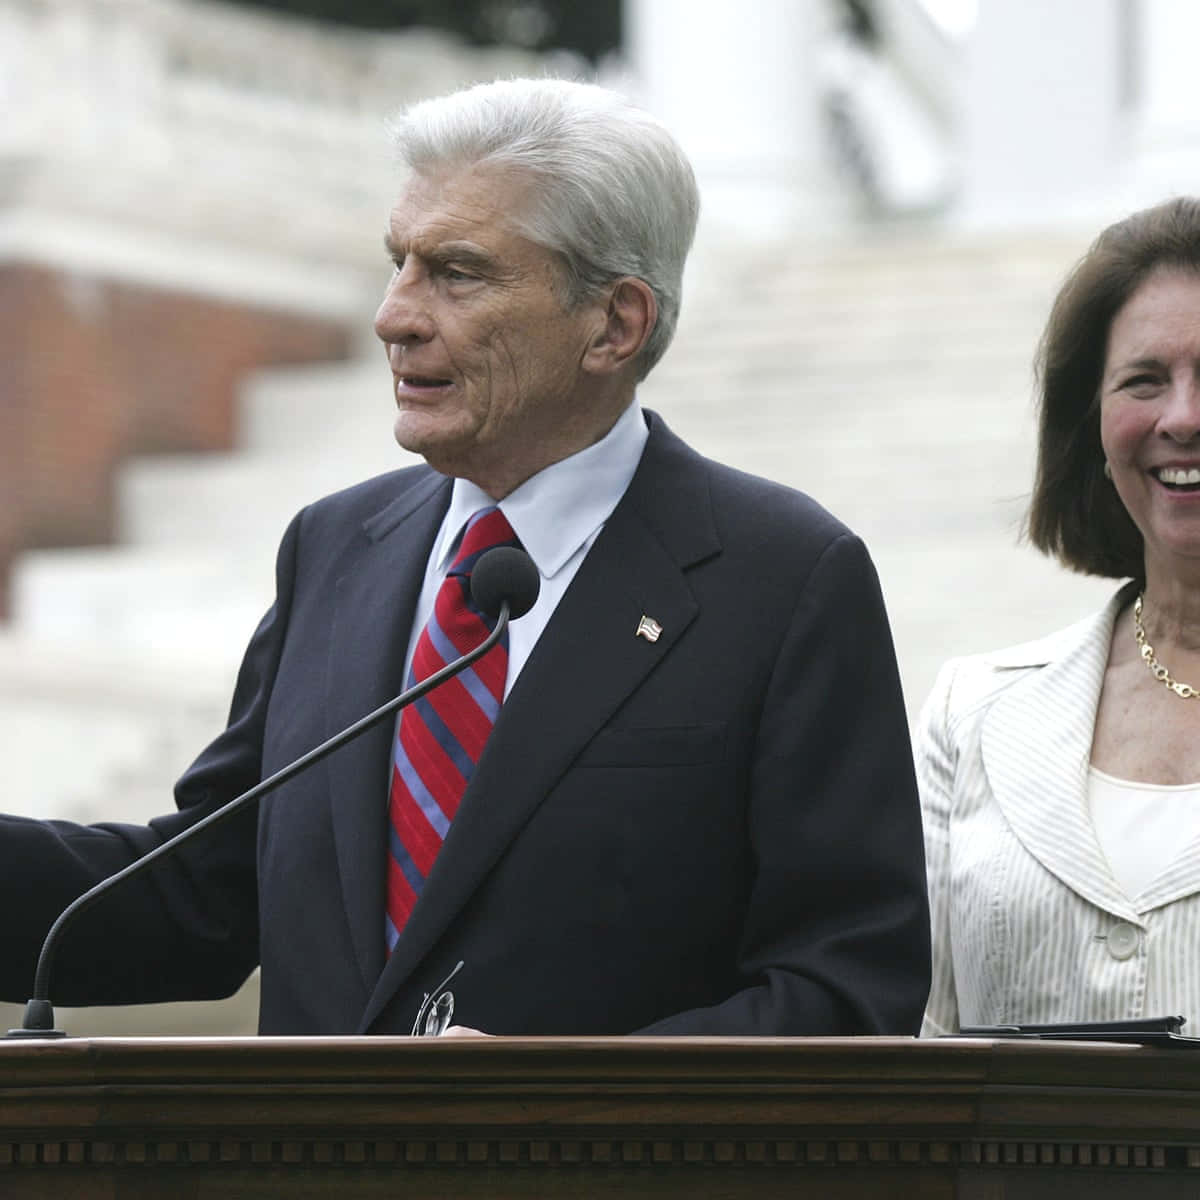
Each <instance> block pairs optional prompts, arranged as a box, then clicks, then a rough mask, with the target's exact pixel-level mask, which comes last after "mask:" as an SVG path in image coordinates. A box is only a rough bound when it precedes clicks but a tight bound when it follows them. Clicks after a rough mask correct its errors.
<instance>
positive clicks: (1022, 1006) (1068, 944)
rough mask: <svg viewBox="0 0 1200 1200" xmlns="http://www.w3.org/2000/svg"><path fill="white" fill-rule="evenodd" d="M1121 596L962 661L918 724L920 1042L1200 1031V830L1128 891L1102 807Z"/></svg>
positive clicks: (1186, 832) (944, 677) (946, 674)
mask: <svg viewBox="0 0 1200 1200" xmlns="http://www.w3.org/2000/svg"><path fill="white" fill-rule="evenodd" d="M1129 599H1130V594H1129V587H1128V586H1127V587H1126V588H1123V589H1122V590H1121V591H1120V592H1118V594H1117V595H1116V596H1115V597H1114V598H1113V599H1112V600H1111V601H1110V602H1109V604H1108V605H1107V606H1106V607H1105V608H1104V609H1103V610H1102V611H1101V612H1100V613H1098V614H1096V615H1095V616H1093V617H1090V618H1088V619H1087V620H1084V621H1081V622H1079V623H1078V624H1076V625H1073V626H1071V627H1070V628H1069V629H1066V630H1063V631H1061V632H1059V633H1056V634H1053V635H1051V636H1050V637H1047V638H1043V639H1041V640H1040V641H1036V642H1031V643H1028V644H1026V645H1023V646H1017V647H1015V648H1012V649H1008V650H1002V651H999V652H996V653H991V654H982V655H976V656H973V657H970V658H960V659H955V660H953V661H951V662H949V663H947V664H946V665H945V666H944V667H943V668H942V670H941V672H940V673H939V675H938V679H937V682H936V683H935V685H934V688H933V691H932V692H931V694H930V696H929V699H928V700H927V701H926V703H925V705H924V707H923V709H922V711H921V716H920V718H919V722H918V729H917V739H916V745H917V750H916V755H917V778H918V781H919V783H920V787H921V801H922V808H923V813H924V821H925V843H926V856H927V863H928V875H929V898H930V908H931V918H932V922H933V985H932V988H931V991H930V996H929V1004H928V1008H927V1010H926V1015H925V1023H924V1027H923V1029H922V1033H923V1034H924V1035H927V1036H929V1035H936V1034H939V1033H950V1032H954V1031H956V1030H957V1029H958V1028H959V1027H960V1025H988V1024H1000V1023H1005V1022H1033V1023H1040V1022H1054V1021H1110V1020H1120V1019H1128V1018H1135V1017H1153V1016H1167V1015H1176V1014H1178V1015H1182V1016H1184V1017H1187V1018H1188V1025H1187V1026H1185V1029H1184V1032H1185V1033H1191V1034H1193V1035H1197V1034H1200V836H1198V830H1197V829H1181V830H1180V831H1179V853H1178V857H1177V858H1176V859H1175V860H1174V862H1173V863H1172V865H1171V866H1170V867H1169V868H1168V869H1167V870H1166V871H1165V872H1164V873H1163V874H1162V875H1160V876H1159V877H1158V878H1157V879H1156V880H1155V881H1154V882H1153V883H1152V884H1150V885H1149V886H1148V887H1147V888H1146V889H1145V890H1144V891H1143V892H1141V893H1140V894H1139V895H1136V896H1127V895H1125V893H1124V892H1123V891H1122V889H1121V887H1120V885H1119V884H1118V883H1117V881H1116V879H1114V878H1113V874H1112V870H1111V868H1110V867H1109V865H1108V861H1107V860H1106V858H1105V857H1104V853H1103V851H1102V850H1101V849H1100V845H1099V842H1098V841H1097V838H1096V833H1095V829H1094V828H1093V825H1092V822H1091V819H1090V817H1089V814H1088V805H1087V795H1086V787H1087V767H1088V760H1089V757H1090V754H1091V746H1092V728H1093V724H1094V722H1095V715H1096V706H1097V703H1098V701H1099V698H1100V688H1101V685H1102V683H1103V681H1104V671H1105V667H1106V665H1107V662H1108V654H1109V646H1110V642H1111V640H1112V630H1113V622H1114V620H1115V619H1116V616H1117V614H1118V613H1119V612H1120V611H1121V608H1122V607H1123V605H1124V604H1126V603H1128V601H1129Z"/></svg>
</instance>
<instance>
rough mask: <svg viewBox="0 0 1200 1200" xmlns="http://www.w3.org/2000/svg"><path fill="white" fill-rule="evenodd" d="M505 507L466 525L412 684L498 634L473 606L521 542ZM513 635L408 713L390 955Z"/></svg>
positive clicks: (481, 733)
mask: <svg viewBox="0 0 1200 1200" xmlns="http://www.w3.org/2000/svg"><path fill="white" fill-rule="evenodd" d="M516 541H517V539H516V535H515V534H514V533H513V531H512V526H510V525H509V523H508V521H507V519H506V518H505V516H504V514H503V513H502V512H501V511H500V510H499V509H498V508H483V509H480V510H479V512H477V513H475V514H474V515H473V516H472V517H471V519H470V520H469V521H468V522H467V527H466V530H465V531H464V533H463V537H462V543H461V544H460V546H459V548H458V554H457V555H456V556H455V559H454V562H453V563H452V564H451V565H450V570H449V571H448V572H447V574H446V578H445V579H444V580H443V582H442V586H441V588H440V589H439V590H438V594H437V600H436V601H435V603H434V607H433V612H432V614H430V617H429V621H428V623H427V624H426V626H425V628H424V629H423V630H422V631H421V636H420V637H419V638H418V639H417V648H416V650H415V652H414V653H413V661H412V668H411V670H410V671H409V677H408V686H409V687H412V686H413V685H414V684H416V683H420V682H421V681H422V680H423V679H428V678H429V676H430V675H432V674H434V672H436V671H440V670H441V669H442V667H444V666H446V664H447V663H450V662H453V661H454V659H456V658H459V657H460V656H461V655H463V654H466V653H467V652H468V651H469V650H473V649H474V648H475V647H476V646H478V645H479V643H480V642H482V641H483V639H484V638H485V637H487V635H488V634H489V633H490V632H491V631H492V629H493V628H494V627H495V622H494V621H491V620H489V619H488V618H486V617H485V616H484V615H483V614H482V613H481V612H480V611H479V610H478V609H477V608H475V606H474V605H473V604H472V603H471V589H470V575H471V571H472V569H473V568H474V566H475V563H476V562H477V561H478V559H479V558H480V556H481V555H483V554H484V553H486V552H487V551H488V550H491V549H492V548H493V547H494V546H505V545H516ZM507 676H508V632H507V630H506V631H505V633H504V636H503V637H502V638H501V639H500V641H499V642H498V643H497V644H496V645H495V646H493V647H492V649H491V650H489V651H488V652H487V654H485V655H484V656H483V658H481V659H478V660H476V662H474V663H473V664H472V665H471V666H469V667H468V668H467V669H466V670H465V671H462V672H461V673H460V674H458V675H457V676H455V677H454V678H453V679H450V680H447V681H446V682H445V683H443V684H440V685H439V686H438V687H436V688H434V689H433V691H431V692H429V693H428V694H426V695H425V696H423V697H422V698H421V699H420V700H418V701H417V702H416V703H415V704H410V705H409V706H408V707H407V708H406V709H404V711H403V712H402V714H401V716H400V728H399V734H398V736H397V738H396V745H395V751H394V754H393V758H392V788H391V796H390V799H389V803H388V817H389V822H388V864H387V914H386V919H385V921H384V931H385V936H386V938H387V948H388V953H389V954H390V953H391V951H392V949H393V948H394V946H395V945H396V939H397V938H398V937H399V936H400V931H401V930H402V929H403V928H404V925H405V922H407V920H408V918H409V915H410V914H411V912H412V910H413V907H414V905H415V904H416V903H417V897H418V896H419V895H420V894H421V889H422V888H423V887H424V885H425V880H426V879H427V878H428V876H429V872H430V870H431V869H432V867H433V861H434V859H435V858H437V854H438V851H439V850H440V849H441V848H442V842H443V840H444V839H445V837H446V832H447V830H449V828H450V822H451V821H452V820H453V819H454V814H455V813H456V812H457V811H458V804H459V801H460V800H461V799H462V795H463V792H464V791H465V790H466V786H467V784H468V783H469V782H470V779H471V775H472V774H473V773H474V770H475V764H476V763H477V762H478V761H479V756H480V755H481V754H482V753H483V747H484V743H485V742H486V741H487V739H488V734H490V733H491V731H492V726H493V725H494V724H495V721H496V717H497V716H498V715H499V713H500V705H501V703H502V702H503V700H504V683H505V679H506V678H507Z"/></svg>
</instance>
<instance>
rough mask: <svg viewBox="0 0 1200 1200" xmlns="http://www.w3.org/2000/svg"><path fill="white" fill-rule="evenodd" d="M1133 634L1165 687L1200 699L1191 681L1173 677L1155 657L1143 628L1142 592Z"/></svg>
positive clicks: (1136, 604)
mask: <svg viewBox="0 0 1200 1200" xmlns="http://www.w3.org/2000/svg"><path fill="white" fill-rule="evenodd" d="M1133 636H1134V637H1135V638H1136V639H1137V644H1138V652H1139V653H1140V654H1141V656H1142V661H1143V662H1144V663H1145V664H1146V666H1148V667H1149V668H1150V674H1151V675H1153V676H1154V678H1155V679H1157V680H1158V681H1159V683H1161V684H1162V685H1163V686H1164V687H1169V688H1170V689H1171V691H1173V692H1174V693H1175V695H1177V696H1179V697H1180V698H1181V699H1183V700H1196V699H1200V692H1198V691H1196V689H1195V688H1194V687H1192V685H1191V684H1190V683H1180V682H1179V681H1178V680H1175V679H1172V678H1171V672H1170V671H1168V670H1167V668H1166V667H1164V666H1163V665H1162V663H1160V662H1159V661H1158V659H1157V658H1155V657H1154V647H1153V646H1152V645H1150V643H1149V642H1148V641H1146V631H1145V630H1144V629H1143V628H1142V593H1141V592H1138V598H1137V599H1136V600H1135V601H1134V602H1133Z"/></svg>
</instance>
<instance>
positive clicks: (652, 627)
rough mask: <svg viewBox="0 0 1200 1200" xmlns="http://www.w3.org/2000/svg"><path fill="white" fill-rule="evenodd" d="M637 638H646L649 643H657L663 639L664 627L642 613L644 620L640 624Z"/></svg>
mask: <svg viewBox="0 0 1200 1200" xmlns="http://www.w3.org/2000/svg"><path fill="white" fill-rule="evenodd" d="M637 636H638V637H642V638H645V639H646V641H648V642H657V641H658V639H659V638H660V637H662V626H661V625H660V624H659V623H658V622H657V621H656V620H655V619H654V618H653V617H648V616H646V614H645V613H642V619H641V620H640V621H639V622H638V627H637Z"/></svg>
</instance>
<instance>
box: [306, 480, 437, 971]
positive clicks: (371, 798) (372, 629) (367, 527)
mask: <svg viewBox="0 0 1200 1200" xmlns="http://www.w3.org/2000/svg"><path fill="white" fill-rule="evenodd" d="M449 498H450V485H449V481H448V480H446V479H445V478H444V477H443V476H440V475H434V474H432V473H431V474H430V475H429V476H427V477H424V478H422V479H421V480H419V482H418V483H417V484H416V485H415V486H414V487H412V488H410V489H409V490H408V491H407V492H405V494H404V495H403V496H401V497H399V498H398V499H397V500H395V501H394V502H393V503H392V504H390V505H389V506H388V507H387V508H385V509H383V510H382V511H381V512H380V513H378V514H377V515H376V516H375V517H373V518H371V520H369V521H367V522H366V523H365V524H364V526H363V532H364V534H365V538H364V541H363V545H362V550H361V552H360V554H359V556H358V557H357V558H356V559H355V560H354V561H353V562H351V563H350V564H349V566H348V568H347V570H346V572H345V574H344V575H343V576H342V577H341V578H340V579H339V580H338V583H337V589H336V596H335V601H334V606H335V607H334V615H333V621H332V623H331V633H330V645H329V660H328V661H329V671H328V679H329V683H328V689H327V698H328V703H327V714H328V715H327V723H328V728H327V733H328V735H329V736H332V735H333V734H335V733H337V732H338V731H339V730H341V729H344V728H346V727H347V726H348V725H351V724H352V723H353V722H354V721H356V720H358V719H359V718H360V717H362V716H364V715H365V714H367V713H368V712H371V711H373V710H374V709H376V708H378V707H379V706H380V705H382V704H385V703H386V702H387V701H388V700H390V699H391V698H392V697H393V696H395V695H397V694H398V693H399V691H400V689H401V687H402V686H403V679H402V674H403V669H404V657H405V653H406V651H407V649H408V638H409V634H410V632H411V629H412V621H413V613H414V611H415V609H416V603H417V597H418V595H419V593H420V589H421V581H422V579H423V577H424V572H425V564H426V561H427V560H428V558H429V553H430V549H431V547H432V545H433V539H434V538H435V537H436V536H437V530H438V527H439V525H440V524H441V520H442V517H443V515H444V514H445V511H446V506H447V504H448V503H449ZM394 728H395V718H385V719H383V720H382V721H380V722H379V723H378V724H377V725H376V726H374V727H373V728H372V729H369V730H368V731H367V732H365V733H363V734H361V735H360V736H359V737H358V738H357V739H356V740H355V741H353V742H350V743H349V744H348V745H346V746H343V747H342V748H341V749H340V750H338V751H336V752H335V753H334V754H332V755H330V757H329V758H328V759H327V760H326V768H327V771H328V779H329V794H330V801H331V804H332V807H333V813H332V824H333V834H334V843H335V849H336V853H337V861H338V869H339V872H340V874H341V881H342V900H343V903H344V904H345V907H346V915H347V918H348V920H349V923H350V931H351V936H352V938H353V940H354V950H355V957H356V958H357V960H358V965H359V970H360V971H361V972H362V977H363V984H364V987H365V988H366V990H367V992H368V993H369V992H370V990H371V989H372V988H374V986H375V983H376V981H377V980H378V978H379V972H380V971H381V970H382V969H383V960H384V953H383V904H384V871H385V866H386V863H385V858H384V852H383V849H382V847H383V845H384V842H383V839H384V836H385V829H386V820H387V786H388V769H387V764H388V761H389V754H390V746H391V740H392V733H393V730H394Z"/></svg>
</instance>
